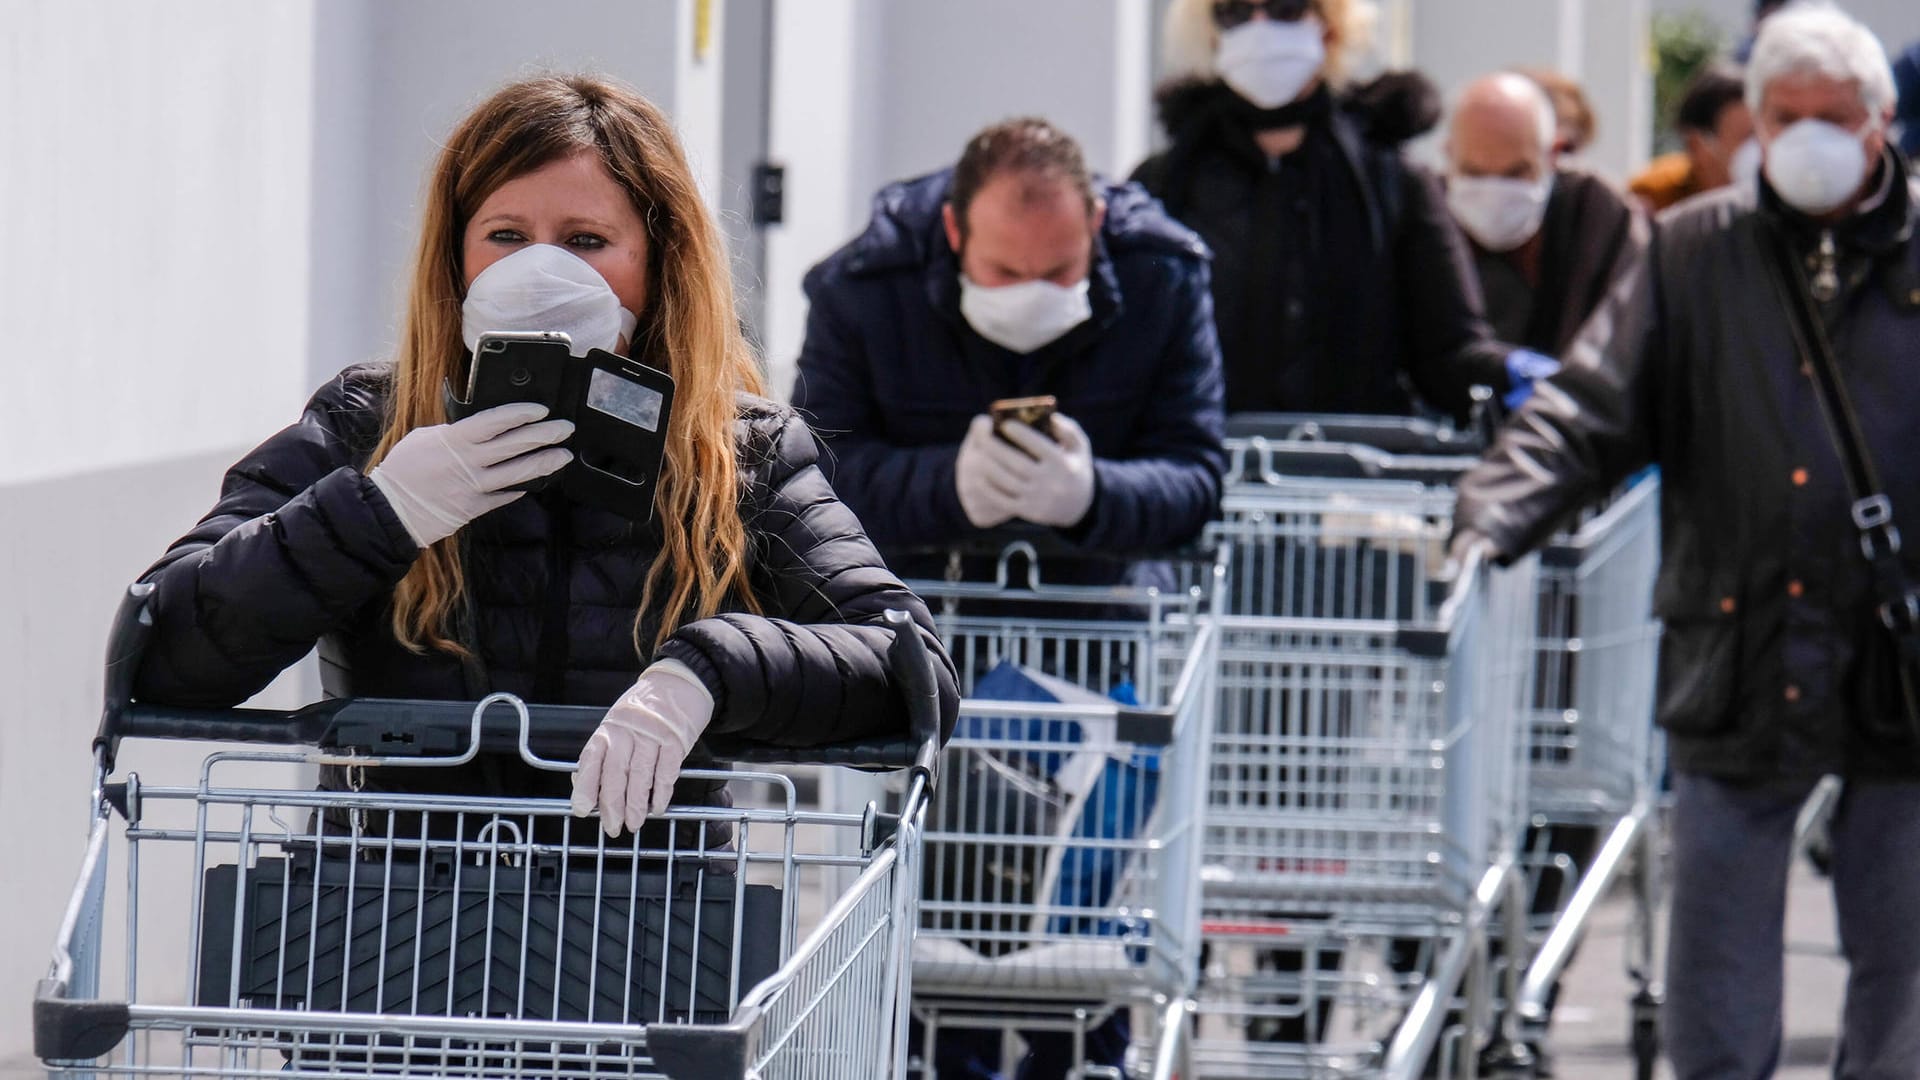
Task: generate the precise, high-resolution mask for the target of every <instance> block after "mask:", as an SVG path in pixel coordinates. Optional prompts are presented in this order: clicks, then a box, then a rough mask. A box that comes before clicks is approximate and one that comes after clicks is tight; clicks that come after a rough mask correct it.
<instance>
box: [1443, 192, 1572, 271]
mask: <svg viewBox="0 0 1920 1080" xmlns="http://www.w3.org/2000/svg"><path fill="white" fill-rule="evenodd" d="M1552 194H1553V174H1552V173H1548V174H1546V176H1544V177H1542V178H1541V179H1539V180H1515V179H1512V178H1510V177H1505V176H1455V177H1451V178H1449V179H1448V180H1447V209H1449V210H1451V211H1453V219H1454V220H1455V221H1457V222H1459V223H1460V228H1462V229H1464V230H1465V231H1466V234H1467V235H1468V236H1471V237H1473V242H1474V243H1476V244H1479V245H1480V246H1481V247H1483V248H1485V249H1487V250H1488V251H1496V252H1498V251H1512V250H1513V249H1514V248H1517V247H1519V246H1520V245H1521V244H1524V243H1526V242H1527V241H1529V240H1531V239H1533V235H1534V234H1535V233H1537V232H1539V231H1540V224H1541V222H1544V221H1545V220H1546V219H1547V199H1548V198H1549V197H1550V196H1551V195H1552Z"/></svg>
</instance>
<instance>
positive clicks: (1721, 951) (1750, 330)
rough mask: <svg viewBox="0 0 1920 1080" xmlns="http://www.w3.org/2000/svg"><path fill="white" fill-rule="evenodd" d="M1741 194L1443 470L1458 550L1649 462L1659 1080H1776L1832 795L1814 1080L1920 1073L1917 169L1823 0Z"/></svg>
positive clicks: (1634, 282)
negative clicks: (1801, 843)
mask: <svg viewBox="0 0 1920 1080" xmlns="http://www.w3.org/2000/svg"><path fill="white" fill-rule="evenodd" d="M1747 99H1748V103H1749V104H1750V106H1751V107H1752V110H1753V114H1754V120H1755V124H1756V127H1757V134H1758V138H1759V140H1760V144H1761V146H1762V150H1763V155H1764V161H1763V165H1762V168H1761V180H1760V182H1759V183H1758V184H1757V185H1751V186H1749V185H1738V186H1735V187H1731V188H1725V189H1722V190H1720V191H1716V192H1712V193H1709V194H1706V195H1702V196H1700V197H1698V198H1696V199H1694V200H1691V201H1689V202H1687V203H1685V204H1683V205H1681V206H1678V207H1676V208H1674V210H1672V211H1670V212H1669V213H1668V214H1667V215H1666V216H1664V217H1663V218H1662V219H1661V223H1660V228H1659V230H1658V235H1657V236H1656V237H1655V239H1654V242H1653V244H1652V246H1651V248H1650V249H1649V251H1648V254H1647V256H1646V258H1645V259H1644V260H1642V262H1641V265H1640V266H1639V268H1638V269H1637V270H1636V271H1635V272H1634V273H1632V274H1630V275H1629V276H1628V278H1627V279H1626V280H1625V281H1623V282H1622V283H1621V285H1620V287H1619V288H1617V289H1616V290H1615V291H1614V292H1613V294H1612V295H1611V296H1610V297H1609V298H1608V301H1607V303H1606V304H1605V305H1604V306H1603V307H1602V308H1601V310H1600V311H1599V312H1598V313H1597V314H1596V315H1595V316H1594V318H1593V319H1592V320H1591V321H1590V322H1588V324H1587V326H1586V328H1585V329H1584V330H1583V331H1582V333H1581V335H1580V337H1579V339H1578V340H1577V341H1576V342H1575V344H1574V346H1573V348H1572V349H1570V350H1568V352H1567V353H1566V354H1565V361H1566V366H1565V367H1564V368H1563V369H1562V370H1561V371H1560V372H1559V373H1558V374H1556V375H1555V376H1554V377H1553V378H1552V379H1550V380H1548V381H1547V382H1545V383H1543V384H1542V385H1541V386H1540V388H1539V390H1538V392H1537V393H1536V394H1535V395H1534V396H1533V398H1532V400H1531V401H1529V402H1528V403H1527V404H1526V406H1525V407H1524V408H1522V409H1521V410H1520V411H1519V412H1518V413H1517V414H1515V416H1514V418H1513V420H1512V422H1511V423H1510V424H1508V425H1507V427H1506V428H1505V429H1504V430H1503V431H1502V432H1501V434H1500V437H1499V439H1498V440H1497V442H1496V443H1495V445H1494V446H1493V448H1492V449H1491V450H1490V451H1489V452H1488V454H1487V456H1486V458H1485V459H1484V460H1483V461H1482V462H1481V464H1480V465H1479V466H1477V467H1476V468H1475V469H1474V470H1472V471H1471V472H1470V473H1469V474H1468V475H1467V476H1466V477H1465V478H1464V479H1463V481H1462V483H1461V487H1460V502H1459V506H1458V509H1457V513H1456V522H1457V528H1458V529H1459V535H1458V537H1457V539H1456V551H1457V552H1461V553H1462V554H1464V553H1465V552H1466V551H1468V550H1469V549H1473V548H1479V549H1481V550H1483V551H1485V552H1486V553H1487V554H1489V555H1491V556H1492V557H1494V558H1499V559H1510V558H1513V557H1516V556H1518V555H1520V554H1521V553H1523V552H1525V551H1527V550H1529V549H1531V548H1532V547H1534V546H1535V545H1537V544H1539V543H1540V542H1541V541H1542V540H1544V539H1545V538H1546V537H1547V536H1548V535H1550V534H1551V533H1552V532H1553V530H1554V528H1555V527H1556V526H1557V525H1559V524H1560V523H1562V522H1563V521H1565V519H1566V518H1567V517H1568V515H1570V514H1572V513H1573V512H1575V511H1576V510H1578V509H1579V508H1580V507H1581V506H1582V505H1583V504H1584V503H1586V502H1587V501H1589V500H1591V499H1593V498H1595V497H1597V496H1599V495H1601V494H1602V493H1604V492H1606V491H1609V490H1611V489H1612V488H1613V487H1614V485H1616V484H1618V483H1619V482H1620V481H1621V480H1622V479H1624V478H1625V477H1627V476H1629V475H1630V474H1632V473H1633V472H1635V471H1637V470H1638V469H1640V468H1641V467H1643V466H1645V465H1648V464H1657V465H1659V466H1660V467H1661V472H1662V477H1663V482H1664V485H1665V487H1664V490H1663V492H1662V501H1661V516H1662V532H1661V542H1662V546H1663V558H1662V565H1661V572H1660V577H1659V581H1658V584H1657V585H1656V587H1655V590H1654V605H1655V608H1656V610H1657V611H1658V613H1659V614H1660V615H1661V616H1662V617H1663V618H1664V619H1665V621H1666V634H1665V637H1664V638H1663V640H1662V642H1661V656H1660V678H1659V703H1658V715H1657V719H1658V722H1659V723H1660V724H1661V726H1663V727H1664V728H1666V730H1667V733H1668V736H1669V746H1670V749H1671V759H1672V767H1673V794H1674V808H1673V819H1672V828H1673V848H1674V852H1673V855H1674V857H1673V865H1674V881H1673V910H1672V927H1671V942H1672V944H1671V948H1670V952H1669V964H1668V973H1667V990H1668V1015H1667V1023H1668V1032H1669V1035H1668V1040H1667V1041H1668V1045H1669V1047H1670V1055H1671V1057H1672V1060H1673V1064H1674V1072H1675V1075H1676V1077H1677V1078H1678V1080H1708V1078H1713V1080H1722V1078H1724V1080H1754V1078H1760V1077H1766V1076H1770V1075H1771V1074H1772V1072H1773V1070H1774V1067H1775V1065H1776V1064H1777V1062H1778V1058H1779V1052H1780V1040H1781V1017H1780V1010H1781V978H1782V976H1781V933H1782V924H1783V921H1784V918H1785V893H1786V879H1787V871H1788V868H1789V866H1790V865H1791V863H1792V852H1791V849H1792V839H1793V830H1794V821H1795V816H1796V813H1797V811H1798V809H1799V807H1800V804H1801V803H1802V801H1803V800H1804V799H1805V798H1806V796H1807V794H1808V793H1809V792H1810V791H1811V790H1812V788H1813V786H1814V784H1815V783H1817V782H1818V780H1819V779H1820V777H1822V776H1823V775H1838V776H1840V777H1841V778H1842V779H1843V780H1844V781H1845V785H1846V786H1845V794H1844V795H1843V796H1842V799H1841V802H1840V806H1839V808H1838V810H1837V812H1836V814H1835V817H1834V820H1833V862H1832V869H1833V889H1834V897H1835V905H1836V910H1837V913H1838V916H1839V924H1840V938H1841V943H1842V948H1843V951H1844V953H1845V955H1846V958H1847V960H1848V962H1849V963H1850V965H1851V971H1850V975H1849V980H1848V984H1847V999H1846V1006H1845V1013H1844V1017H1843V1024H1842V1032H1841V1037H1840V1040H1839V1046H1838V1048H1837V1051H1836V1053H1837V1061H1836V1063H1835V1067H1834V1071H1835V1075H1836V1076H1838V1077H1841V1078H1843V1080H1852V1078H1869V1077H1872V1078H1881V1077H1884V1078H1893V1077H1901V1078H1911V1077H1915V1076H1920V917H1916V916H1920V704H1917V702H1920V693H1917V692H1916V691H1917V690H1920V663H1916V661H1915V659H1914V658H1915V657H1916V656H1917V655H1920V638H1917V637H1916V635H1920V626H1916V622H1917V621H1920V619H1917V618H1916V617H1917V616H1920V602H1916V601H1915V599H1914V598H1915V597H1917V596H1920V593H1916V592H1915V591H1914V590H1913V588H1912V587H1911V586H1910V585H1909V582H1913V581H1920V559H1917V558H1916V557H1915V555H1914V554H1913V553H1912V552H1910V551H1905V550H1903V549H1902V547H1901V544H1900V537H1901V535H1902V534H1904V535H1907V536H1915V535H1920V453H1916V450H1915V448H1914V443H1913V439H1912V437H1911V436H1912V432H1913V431H1914V418H1915V417H1916V416H1920V378H1916V377H1915V373H1916V372H1920V236H1917V235H1916V230H1917V227H1920V179H1911V178H1909V176H1908V173H1907V162H1906V160H1905V158H1904V157H1902V156H1901V154H1900V152H1899V151H1898V150H1897V149H1896V148H1895V147H1893V146H1892V145H1890V143H1889V140H1888V127H1889V125H1890V124H1891V122H1892V119H1893V114H1894V89H1893V77H1892V73H1891V71H1890V70H1889V66H1888V63H1887V58H1886V53H1885V52H1884V50H1883V49H1882V48H1881V45H1880V43H1879V41H1877V40H1876V39H1875V38H1874V36H1873V34H1872V33H1871V32H1870V31H1868V30H1867V29H1866V28H1865V27H1864V26H1862V25H1861V24H1860V23H1858V22H1856V21H1855V20H1854V19H1852V18H1851V17H1849V16H1847V15H1846V14H1844V13H1843V12H1841V11H1840V10H1839V9H1838V8H1835V7H1833V6H1831V5H1830V4H1826V3H1812V2H1802V3H1798V4H1793V5H1790V6H1788V7H1786V8H1785V9H1783V10H1782V11H1780V12H1779V13H1778V14H1775V15H1773V16H1772V17H1771V18H1769V19H1768V20H1767V21H1766V23H1765V24H1763V26H1762V27H1761V30H1760V35H1759V38H1758V40H1757V41H1756V42H1755V45H1754V50H1753V58H1752V62H1751V64H1750V65H1749V68H1748V72H1747Z"/></svg>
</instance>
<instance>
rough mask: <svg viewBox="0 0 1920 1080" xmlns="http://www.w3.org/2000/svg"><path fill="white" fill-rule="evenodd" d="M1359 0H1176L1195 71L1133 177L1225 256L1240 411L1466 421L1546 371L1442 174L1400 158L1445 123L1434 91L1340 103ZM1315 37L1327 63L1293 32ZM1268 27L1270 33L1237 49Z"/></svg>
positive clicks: (1409, 80)
mask: <svg viewBox="0 0 1920 1080" xmlns="http://www.w3.org/2000/svg"><path fill="white" fill-rule="evenodd" d="M1243 8H1244V9H1247V10H1245V11H1242V10H1240V9H1243ZM1276 8H1277V9H1287V10H1284V11H1282V12H1281V14H1283V15H1295V16H1297V17H1296V18H1295V19H1294V20H1292V21H1280V20H1276V19H1274V18H1272V16H1271V15H1270V14H1269V13H1268V11H1269V9H1276ZM1349 8H1350V5H1349V4H1348V3H1347V2H1346V0H1312V2H1311V3H1309V2H1306V0H1274V2H1273V3H1271V4H1247V3H1238V2H1228V3H1222V4H1217V5H1216V4H1211V3H1209V2H1208V0H1181V2H1180V3H1177V4H1175V5H1174V6H1173V7H1172V8H1171V9H1169V12H1168V27H1167V29H1168V35H1169V42H1168V53H1169V61H1170V63H1172V64H1175V65H1182V64H1184V65H1186V70H1187V72H1188V73H1187V74H1184V75H1181V76H1177V77H1175V78H1173V79H1171V80H1169V81H1168V82H1167V83H1166V84H1164V85H1163V86H1162V87H1161V89H1160V91H1159V93H1158V95H1157V101H1158V106H1159V113H1160V120H1161V123H1162V125H1163V126H1164V127H1165V129H1166V131H1167V135H1168V137H1169V139H1170V141H1171V142H1170V145H1169V146H1168V147H1167V148H1166V149H1165V150H1163V151H1162V152H1160V153H1157V154H1155V155H1153V156H1152V157H1150V158H1148V159H1147V160H1146V161H1145V162H1143V163H1141V165H1140V166H1139V167H1138V168H1137V169H1136V170H1135V171H1134V174H1133V178H1134V179H1135V180H1138V181H1140V182H1141V183H1142V184H1144V185H1146V187H1147V190H1149V191H1151V192H1152V193H1153V194H1154V195H1156V196H1158V197H1159V198H1160V200H1161V201H1162V202H1163V203H1165V204H1166V207H1167V210H1168V212H1169V213H1171V214H1172V215H1173V216H1174V217H1176V218H1178V219H1179V220H1180V221H1181V222H1183V223H1184V224H1186V225H1187V226H1189V227H1190V228H1192V229H1193V230H1194V231H1195V232H1197V233H1199V234H1200V236H1201V238H1202V239H1203V240H1205V241H1206V242H1207V246H1208V247H1209V248H1210V249H1211V250H1212V251H1213V255H1214V266H1213V303H1214V318H1215V322H1216V325H1217V326H1218V327H1219V335H1220V352H1221V357H1222V361H1223V364H1224V367H1225V371H1226V382H1227V399H1226V403H1227V412H1228V413H1229V414H1232V413H1242V412H1312V413H1357V414H1385V415H1408V414H1411V413H1413V412H1415V411H1416V409H1417V408H1418V407H1419V406H1424V407H1425V408H1426V409H1427V410H1430V411H1433V412H1438V413H1441V414H1446V415H1450V416H1453V417H1455V418H1457V419H1464V418H1465V417H1466V416H1467V414H1468V413H1469V410H1470V404H1471V400H1472V399H1471V390H1472V388H1473V387H1475V386H1485V387H1488V388H1489V389H1491V390H1492V391H1494V392H1495V393H1497V394H1501V395H1503V396H1505V395H1513V396H1514V397H1515V400H1516V401H1517V400H1519V399H1520V398H1522V397H1523V396H1524V392H1525V390H1526V387H1527V385H1529V384H1530V380H1531V377H1532V376H1533V375H1535V374H1537V373H1539V372H1540V371H1541V370H1545V369H1548V368H1550V363H1549V362H1547V361H1546V360H1545V358H1542V357H1534V356H1533V354H1529V353H1524V352H1521V353H1520V354H1519V358H1516V359H1515V360H1514V361H1513V362H1511V363H1510V362H1509V361H1510V357H1514V354H1515V352H1516V350H1515V349H1514V348H1512V347H1511V346H1509V345H1506V344H1503V343H1501V342H1499V341H1497V340H1495V339H1494V337H1493V332H1492V330H1491V329H1490V328H1489V326H1488V324H1487V322H1486V320H1485V318H1484V317H1483V316H1482V306H1481V298H1480V293H1479V287H1478V285H1477V283H1476V282H1475V280H1474V277H1473V269H1472V264H1471V260H1470V257H1469V253H1468V249H1467V246H1466V243H1465V241H1464V239H1463V238H1462V237H1461V236H1460V234H1459V231H1458V230H1457V229H1456V228H1455V226H1454V223H1453V222H1452V220H1451V218H1450V217H1449V215H1448V213H1447V208H1446V202H1445V199H1444V197H1443V196H1442V195H1441V192H1440V189H1439V186H1438V182H1437V180H1436V179H1435V178H1434V177H1433V176H1432V175H1431V174H1429V173H1428V172H1427V171H1426V170H1424V169H1422V168H1420V167H1418V166H1416V165H1414V164H1412V163H1410V162H1408V161H1406V160H1404V159H1403V157H1402V156H1401V152H1400V144H1401V143H1402V142H1404V141H1405V140H1407V139H1409V138H1411V137H1413V136H1415V135H1418V134H1420V133H1421V132H1423V131H1424V130H1426V129H1428V128H1430V127H1432V125H1433V124H1434V123H1435V122H1436V121H1437V119H1438V116H1439V103H1438V95H1437V93H1436V92H1435V91H1434V90H1433V88H1432V86H1431V84H1429V83H1427V82H1426V80H1425V79H1424V78H1422V77H1420V76H1418V75H1411V74H1406V75H1396V76H1388V77H1384V78H1383V79H1382V80H1379V81H1376V82H1375V83H1373V84H1370V85H1368V86H1367V87H1364V88H1360V89H1358V90H1355V91H1353V92H1352V93H1342V92H1337V91H1336V90H1335V89H1334V87H1333V85H1332V83H1331V80H1332V79H1333V78H1334V77H1335V76H1337V74H1338V58H1339V51H1340V49H1341V47H1342V46H1343V45H1345V44H1348V43H1349V39H1350V36H1351V35H1350V31H1349V30H1348V26H1347V24H1348V22H1349V21H1350V20H1351V17H1352V13H1351V11H1350V10H1349ZM1243 16H1244V18H1245V21H1244V22H1238V23H1236V22H1234V20H1236V19H1239V18H1242V17H1243ZM1310 20H1313V22H1310ZM1310 25H1315V26H1318V27H1319V28H1320V32H1321V33H1322V34H1323V35H1324V44H1323V45H1322V46H1321V48H1320V50H1319V52H1318V53H1315V52H1313V51H1312V43H1311V41H1309V40H1308V39H1307V38H1306V37H1305V36H1304V35H1305V34H1306V31H1303V30H1298V29H1296V28H1297V27H1307V26H1310ZM1262 34H1264V35H1269V36H1270V37H1272V38H1273V40H1272V41H1268V42H1258V41H1256V42H1255V44H1254V45H1253V46H1251V47H1248V46H1244V45H1243V42H1242V38H1243V37H1245V36H1247V35H1262ZM1287 34H1299V35H1301V37H1300V38H1299V40H1297V41H1290V40H1289V39H1288V38H1287V37H1286V36H1285V35H1287ZM1176 45H1178V46H1180V48H1176V47H1175V46H1176ZM1289 50H1291V51H1289ZM1187 53H1192V54H1193V55H1191V56H1188V55H1186V54H1187ZM1236 83H1238V84H1239V85H1238V86H1237V87H1236V85H1235V84H1236ZM1250 94H1251V95H1254V96H1256V97H1260V98H1261V100H1260V101H1258V102H1256V101H1255V100H1250V98H1249V96H1248V95H1250Z"/></svg>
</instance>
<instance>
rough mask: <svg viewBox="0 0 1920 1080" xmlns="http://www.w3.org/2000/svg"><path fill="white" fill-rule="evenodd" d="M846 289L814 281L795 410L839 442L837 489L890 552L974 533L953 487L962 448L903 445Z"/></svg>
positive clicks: (832, 461)
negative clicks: (891, 433) (874, 383)
mask: <svg viewBox="0 0 1920 1080" xmlns="http://www.w3.org/2000/svg"><path fill="white" fill-rule="evenodd" d="M843 288H844V287H843V286H840V285H837V284H835V283H833V282H827V283H820V284H816V283H813V282H809V287H808V290H807V292H808V297H809V300H810V303H809V304H808V310H807V337H806V342H805V344H803V345H802V346H801V349H800V362H799V374H798V378H797V379H796V381H795V383H794V388H793V405H794V408H796V409H798V410H799V411H800V412H801V414H802V415H804V416H806V417H807V418H808V419H809V420H811V421H812V422H813V424H814V425H815V426H816V427H817V428H818V429H819V430H820V431H821V432H822V433H823V434H825V435H826V436H828V437H829V438H830V439H832V448H831V450H830V455H831V456H830V458H829V460H828V462H827V464H828V467H829V469H830V471H831V474H832V482H833V488H834V490H835V491H837V492H839V493H840V496H841V497H842V498H844V499H846V501H847V505H849V506H851V507H852V508H853V509H854V512H855V513H857V514H858V515H859V518H860V521H861V523H862V524H863V525H864V526H865V527H866V529H867V531H868V532H869V533H870V534H871V536H872V538H873V541H874V542H875V543H878V544H883V545H885V546H887V547H888V548H898V547H916V546H921V545H927V544H938V543H943V542H945V541H948V540H951V539H952V538H953V537H956V536H962V535H965V534H967V533H969V532H971V531H972V530H973V525H972V524H971V523H970V522H969V521H968V520H967V516H966V511H965V510H963V509H962V508H961V506H960V492H959V489H958V488H957V487H956V486H955V484H954V476H953V468H954V461H955V460H956V459H957V458H958V457H959V452H960V448H959V446H958V445H957V444H949V445H937V446H896V445H894V444H893V443H891V442H889V441H887V440H886V439H885V438H884V437H883V436H881V435H879V434H877V433H878V432H883V431H885V430H886V421H885V418H884V417H882V416H881V415H880V410H879V406H878V405H877V403H876V402H875V400H874V395H873V390H872V387H871V385H870V384H869V381H868V378H867V372H866V360H865V357H864V355H863V353H862V348H861V344H860V336H859V334H858V333H857V332H856V331H855V330H854V329H853V327H854V325H855V323H856V321H857V320H855V319H854V318H853V317H852V313H851V312H844V311H842V310H841V309H842V307H843V306H845V303H846V301H845V298H844V297H843V295H842V292H843Z"/></svg>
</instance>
